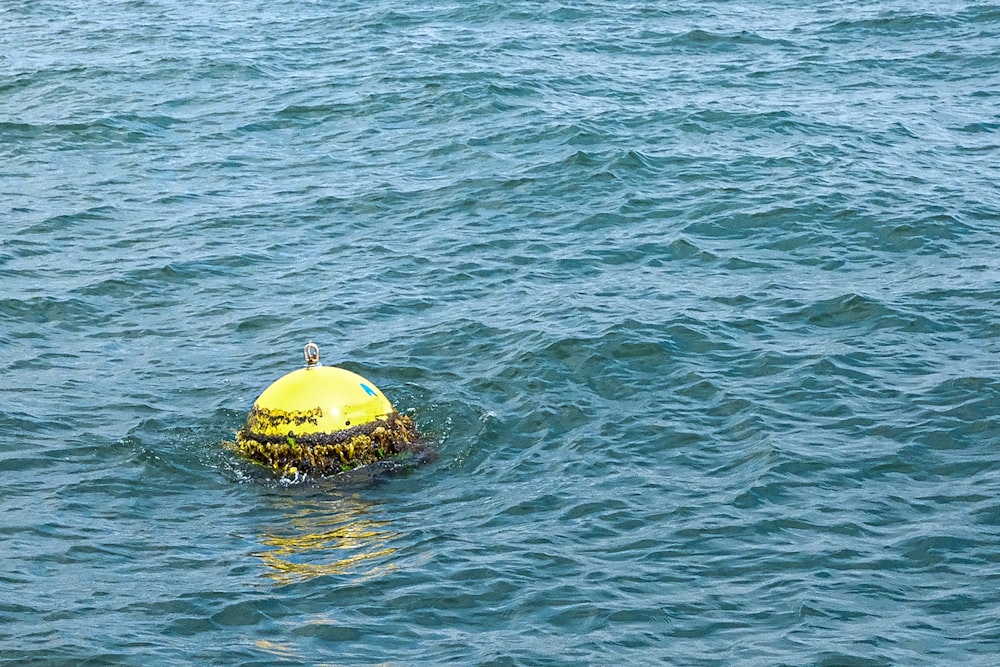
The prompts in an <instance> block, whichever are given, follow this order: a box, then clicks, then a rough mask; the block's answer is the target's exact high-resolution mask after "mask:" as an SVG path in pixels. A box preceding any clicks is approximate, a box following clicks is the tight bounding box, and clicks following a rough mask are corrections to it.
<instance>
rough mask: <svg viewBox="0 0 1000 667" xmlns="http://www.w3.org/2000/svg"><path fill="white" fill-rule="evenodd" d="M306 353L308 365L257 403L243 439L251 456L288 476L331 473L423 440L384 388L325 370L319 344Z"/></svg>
mask: <svg viewBox="0 0 1000 667" xmlns="http://www.w3.org/2000/svg"><path fill="white" fill-rule="evenodd" d="M305 356H306V367H305V368H300V369H299V370H297V371H293V372H291V373H288V374H287V375H285V376H283V377H281V378H278V379H277V380H275V381H274V382H273V383H272V384H271V385H270V386H269V387H268V388H267V389H265V390H264V392H263V393H262V394H261V395H260V396H259V397H258V398H257V400H256V401H254V404H253V407H252V408H251V409H250V414H249V416H248V417H247V421H246V424H244V425H243V428H242V429H240V430H239V432H238V433H237V434H236V449H237V450H238V451H239V452H240V453H242V454H243V455H244V456H245V457H246V458H248V459H250V460H251V461H253V462H255V463H259V464H261V465H264V466H267V467H269V468H272V469H274V470H275V471H277V472H279V473H281V474H287V475H294V474H296V473H298V472H302V473H310V474H328V473H332V472H340V471H342V470H349V469H351V468H354V467H357V466H360V465H366V464H368V463H374V462H375V461H379V460H381V459H384V458H387V457H389V456H392V455H393V454H398V453H399V452H402V451H405V450H406V449H407V446H408V445H410V444H411V443H413V442H414V441H415V440H416V438H417V429H416V426H415V425H414V423H413V420H412V419H410V418H409V417H407V416H405V415H401V414H399V413H398V412H396V410H395V408H393V407H392V403H390V402H389V399H387V398H386V397H385V395H384V394H383V393H382V392H381V391H379V389H378V387H376V386H375V385H374V384H372V383H371V382H369V381H368V380H366V379H365V378H363V377H361V376H360V375H358V374H357V373H352V372H351V371H348V370H345V369H343V368H336V367H333V366H323V365H321V364H320V363H319V347H317V346H316V345H315V344H314V343H309V344H308V345H306V347H305Z"/></svg>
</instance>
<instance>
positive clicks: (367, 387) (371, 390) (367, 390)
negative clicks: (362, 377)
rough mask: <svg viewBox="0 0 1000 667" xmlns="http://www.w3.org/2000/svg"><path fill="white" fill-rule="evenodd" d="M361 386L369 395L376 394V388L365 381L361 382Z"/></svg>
mask: <svg viewBox="0 0 1000 667" xmlns="http://www.w3.org/2000/svg"><path fill="white" fill-rule="evenodd" d="M361 388H362V389H364V390H365V393H366V394H368V395H369V396H375V395H376V394H375V390H374V389H372V388H371V387H369V386H368V385H366V384H365V383H364V382H362V383H361Z"/></svg>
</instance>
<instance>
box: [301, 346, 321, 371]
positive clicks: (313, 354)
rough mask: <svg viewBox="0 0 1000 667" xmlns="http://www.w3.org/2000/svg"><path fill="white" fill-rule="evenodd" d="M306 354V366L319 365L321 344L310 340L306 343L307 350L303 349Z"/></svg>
mask: <svg viewBox="0 0 1000 667" xmlns="http://www.w3.org/2000/svg"><path fill="white" fill-rule="evenodd" d="M303 352H304V353H305V356H306V367H307V368H311V367H313V366H318V365H319V345H317V344H316V343H314V342H312V341H309V342H308V343H306V347H305V350H303Z"/></svg>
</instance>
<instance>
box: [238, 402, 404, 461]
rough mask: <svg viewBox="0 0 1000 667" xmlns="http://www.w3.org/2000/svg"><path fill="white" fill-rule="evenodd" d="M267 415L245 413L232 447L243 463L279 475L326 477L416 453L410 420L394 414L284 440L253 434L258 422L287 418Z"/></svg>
mask: <svg viewBox="0 0 1000 667" xmlns="http://www.w3.org/2000/svg"><path fill="white" fill-rule="evenodd" d="M269 412H271V411H269V410H263V409H260V408H254V409H253V410H252V411H251V415H250V417H249V418H248V419H247V424H246V426H244V427H243V428H242V429H240V431H239V432H238V433H237V434H236V449H237V451H239V452H240V453H241V454H242V455H243V456H245V457H246V458H248V459H249V460H251V461H253V462H255V463H259V464H260V465H263V466H266V467H268V468H271V469H273V470H274V471H275V472H278V473H280V474H283V475H295V474H296V473H303V474H310V475H328V474H332V473H338V472H343V471H345V470H350V469H352V468H356V467H358V466H362V465H367V464H370V463H375V462H376V461H381V460H382V459H385V458H388V457H390V456H394V455H396V454H401V453H404V452H421V451H422V448H421V447H420V446H419V444H418V443H417V438H418V437H419V433H418V432H417V427H416V425H415V424H414V423H413V420H412V419H411V418H410V417H407V416H406V415H401V414H399V413H398V412H393V413H392V414H390V415H388V416H387V417H386V418H385V419H376V420H375V421H371V422H368V423H366V424H361V425H360V426H354V427H352V428H348V429H344V430H341V431H336V432H334V433H304V434H300V435H296V434H295V433H294V432H291V431H290V432H289V433H288V434H287V435H286V436H274V435H262V434H259V433H255V432H254V431H255V430H256V429H255V428H254V425H255V424H261V421H258V420H262V421H265V422H266V421H268V420H273V419H279V420H282V421H286V420H287V415H280V416H279V415H270V414H267V413H269ZM264 430H266V429H264Z"/></svg>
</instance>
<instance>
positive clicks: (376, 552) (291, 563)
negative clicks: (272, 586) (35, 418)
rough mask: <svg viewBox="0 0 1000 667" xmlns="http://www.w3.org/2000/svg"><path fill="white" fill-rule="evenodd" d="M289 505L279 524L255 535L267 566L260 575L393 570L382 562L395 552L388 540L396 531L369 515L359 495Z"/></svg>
mask: <svg viewBox="0 0 1000 667" xmlns="http://www.w3.org/2000/svg"><path fill="white" fill-rule="evenodd" d="M290 509H291V511H290V513H289V514H288V515H287V517H286V520H285V523H284V525H281V526H274V527H273V528H272V529H271V530H269V531H266V532H264V533H262V534H261V535H260V541H261V544H262V545H263V546H264V547H265V549H262V550H261V551H256V552H254V553H253V555H254V556H257V557H258V558H260V559H261V561H262V562H263V563H264V565H265V566H266V567H267V571H266V572H265V576H267V577H269V578H271V579H273V580H274V581H276V582H277V583H279V584H281V585H284V584H290V583H295V582H300V581H305V580H307V579H312V578H313V577H318V576H322V575H329V574H332V575H342V574H351V573H359V574H360V576H362V577H366V578H367V577H370V576H377V575H379V574H384V573H385V572H389V571H392V570H394V569H395V565H394V564H393V563H391V562H389V563H385V562H383V561H384V560H385V559H387V558H389V557H390V556H391V555H392V554H393V553H395V552H396V549H395V548H394V547H391V546H389V545H388V544H389V542H390V540H392V539H393V538H396V537H398V536H399V534H398V533H394V532H392V531H390V530H387V529H386V526H388V525H389V522H388V521H377V520H375V519H372V518H370V516H369V514H370V512H371V507H370V505H369V504H367V503H365V502H363V501H362V500H360V499H359V498H354V497H348V498H344V497H340V498H337V499H331V500H328V501H317V500H315V499H313V500H309V501H305V503H304V504H303V503H296V504H295V505H294V509H292V508H290ZM368 565H371V567H368V569H367V570H365V569H364V568H365V566H368Z"/></svg>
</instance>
